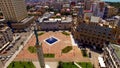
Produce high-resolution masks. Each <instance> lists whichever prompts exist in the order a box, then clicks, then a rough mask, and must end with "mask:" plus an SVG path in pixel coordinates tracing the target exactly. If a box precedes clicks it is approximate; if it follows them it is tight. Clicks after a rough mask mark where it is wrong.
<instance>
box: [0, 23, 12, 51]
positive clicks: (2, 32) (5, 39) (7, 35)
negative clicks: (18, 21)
mask: <svg viewBox="0 0 120 68" xmlns="http://www.w3.org/2000/svg"><path fill="white" fill-rule="evenodd" d="M12 41H13V33H12V30H11V29H10V28H9V27H7V26H2V25H1V26H0V51H2V50H3V49H4V48H5V47H7V45H8V44H9V43H10V42H12Z"/></svg>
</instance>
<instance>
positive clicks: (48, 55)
mask: <svg viewBox="0 0 120 68" xmlns="http://www.w3.org/2000/svg"><path fill="white" fill-rule="evenodd" d="M44 57H45V58H54V57H55V54H49V53H48V54H44Z"/></svg>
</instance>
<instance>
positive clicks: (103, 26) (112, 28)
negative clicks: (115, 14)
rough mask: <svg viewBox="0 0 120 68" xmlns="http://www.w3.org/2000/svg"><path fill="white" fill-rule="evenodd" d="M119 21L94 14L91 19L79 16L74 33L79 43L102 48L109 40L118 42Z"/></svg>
mask: <svg viewBox="0 0 120 68" xmlns="http://www.w3.org/2000/svg"><path fill="white" fill-rule="evenodd" d="M117 27H118V22H116V23H115V22H107V21H105V20H101V18H99V17H94V16H92V17H91V18H90V20H89V21H87V22H86V21H84V20H83V18H81V17H78V23H77V25H75V26H74V27H73V29H72V34H73V36H74V38H75V39H76V40H78V42H79V43H84V44H85V45H90V46H91V47H93V48H97V49H100V50H101V49H102V48H103V46H104V45H103V44H104V43H105V42H107V41H110V42H113V43H117V40H118V36H119V30H118V28H117Z"/></svg>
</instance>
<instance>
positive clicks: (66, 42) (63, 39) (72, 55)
mask: <svg viewBox="0 0 120 68" xmlns="http://www.w3.org/2000/svg"><path fill="white" fill-rule="evenodd" d="M51 36H54V37H56V38H58V39H59V42H57V43H55V44H53V45H52V46H51V45H48V44H47V43H46V42H45V41H44V40H45V39H46V38H48V37H51ZM39 41H40V42H41V43H42V47H43V52H44V53H53V54H55V58H45V60H46V61H68V62H69V61H80V62H82V61H83V62H89V61H90V59H89V58H84V57H82V54H81V50H80V49H79V48H78V47H77V46H73V49H72V50H71V51H70V52H68V53H65V54H64V53H61V50H62V49H63V48H65V47H66V46H72V43H71V38H70V36H66V35H64V34H62V33H61V32H45V34H43V35H41V36H39ZM35 42H36V39H35V36H34V35H33V36H32V37H31V39H30V40H29V41H28V42H27V44H26V45H25V47H24V48H23V50H22V51H21V52H20V53H19V54H18V55H17V57H16V58H15V60H18V61H19V60H23V61H37V60H38V59H37V54H35V53H34V54H32V53H30V52H29V51H28V47H29V46H35Z"/></svg>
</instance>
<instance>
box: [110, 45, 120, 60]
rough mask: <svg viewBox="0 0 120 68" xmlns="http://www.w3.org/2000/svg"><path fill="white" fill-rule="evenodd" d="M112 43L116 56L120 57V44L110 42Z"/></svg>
mask: <svg viewBox="0 0 120 68" xmlns="http://www.w3.org/2000/svg"><path fill="white" fill-rule="evenodd" d="M112 45H113V48H114V50H115V52H116V54H117V56H118V58H119V59H120V46H119V45H116V44H112Z"/></svg>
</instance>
